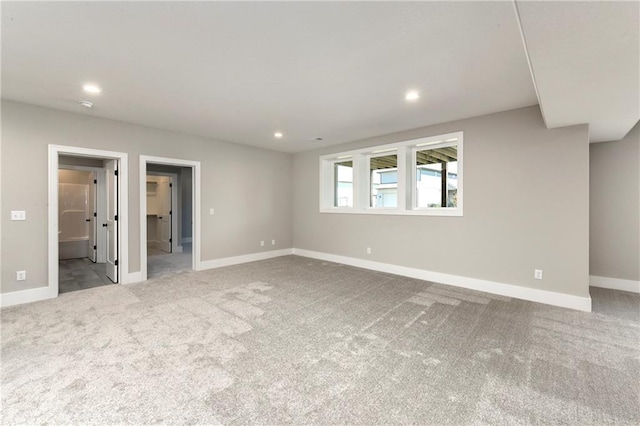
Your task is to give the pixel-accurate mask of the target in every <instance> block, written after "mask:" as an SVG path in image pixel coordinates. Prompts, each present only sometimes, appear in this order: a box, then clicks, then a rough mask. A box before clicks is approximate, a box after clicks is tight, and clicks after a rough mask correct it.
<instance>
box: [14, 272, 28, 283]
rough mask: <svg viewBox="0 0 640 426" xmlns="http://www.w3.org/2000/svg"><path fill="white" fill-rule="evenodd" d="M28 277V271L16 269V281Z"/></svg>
mask: <svg viewBox="0 0 640 426" xmlns="http://www.w3.org/2000/svg"><path fill="white" fill-rule="evenodd" d="M26 279H27V271H16V281H24V280H26Z"/></svg>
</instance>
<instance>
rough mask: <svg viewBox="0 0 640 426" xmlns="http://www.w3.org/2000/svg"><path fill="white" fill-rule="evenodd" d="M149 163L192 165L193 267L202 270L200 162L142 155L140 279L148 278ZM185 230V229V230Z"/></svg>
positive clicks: (179, 165) (195, 269)
mask: <svg viewBox="0 0 640 426" xmlns="http://www.w3.org/2000/svg"><path fill="white" fill-rule="evenodd" d="M147 163H152V164H161V165H166V166H178V167H191V177H192V185H191V193H192V198H191V203H192V206H193V208H192V209H191V222H192V223H193V225H192V227H191V235H192V238H193V240H192V241H193V252H192V256H191V262H192V263H191V267H192V268H193V270H194V271H200V270H201V269H202V267H201V261H200V162H199V161H191V160H181V159H178V158H167V157H153V156H149V155H141V156H140V170H139V172H140V179H139V181H140V275H139V276H137V277H136V278H138V279H139V281H146V280H147V243H146V242H147V226H146V223H147ZM183 231H184V230H183Z"/></svg>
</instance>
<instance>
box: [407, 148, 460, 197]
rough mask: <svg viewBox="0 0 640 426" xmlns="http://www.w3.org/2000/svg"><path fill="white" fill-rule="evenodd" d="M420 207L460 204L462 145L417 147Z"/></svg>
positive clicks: (417, 190)
mask: <svg viewBox="0 0 640 426" xmlns="http://www.w3.org/2000/svg"><path fill="white" fill-rule="evenodd" d="M415 167H416V180H415V182H416V192H415V197H414V200H415V205H414V207H417V208H425V207H426V208H442V207H458V147H457V145H452V146H442V147H439V148H429V149H420V148H416V149H415Z"/></svg>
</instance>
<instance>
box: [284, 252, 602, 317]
mask: <svg viewBox="0 0 640 426" xmlns="http://www.w3.org/2000/svg"><path fill="white" fill-rule="evenodd" d="M293 254H295V255H298V256H304V257H311V258H314V259H320V260H326V261H329V262H337V263H343V264H345V265H350V266H355V267H358V268H365V269H371V270H374V271H380V272H386V273H389V274H395V275H402V276H405V277H411V278H417V279H420V280H425V281H432V282H437V283H441V284H447V285H452V286H456V287H464V288H468V289H472V290H479V291H484V292H487V293H493V294H499V295H502V296H508V297H513V298H516V299H523V300H528V301H531V302H538V303H544V304H547V305H553V306H561V307H563V308H570V309H576V310H579V311H585V312H591V297H580V296H573V295H570V294H563V293H556V292H553V291H546V290H538V289H535V288H529V287H521V286H517V285H512V284H503V283H498V282H494V281H485V280H479V279H476V278H468V277H462V276H458V275H450V274H443V273H441V272H432V271H427V270H424V269H417V268H409V267H405V266H397V265H391V264H388V263H382V262H373V261H370V260H363V259H357V258H354V257H346V256H339V255H335V254H329V253H321V252H317V251H310V250H303V249H297V248H294V249H293Z"/></svg>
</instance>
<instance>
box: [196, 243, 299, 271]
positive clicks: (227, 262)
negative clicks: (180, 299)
mask: <svg viewBox="0 0 640 426" xmlns="http://www.w3.org/2000/svg"><path fill="white" fill-rule="evenodd" d="M293 250H294V249H291V248H288V249H282V250H270V251H264V252H260V253H251V254H244V255H241V256H233V257H224V258H222V259H213V260H204V261H201V262H200V263H198V264H197V265H196V270H197V271H204V270H205V269H213V268H221V267H223V266H231V265H238V264H240V263H247V262H255V261H257V260H265V259H272V258H274V257H280V256H288V255H290V254H293Z"/></svg>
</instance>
